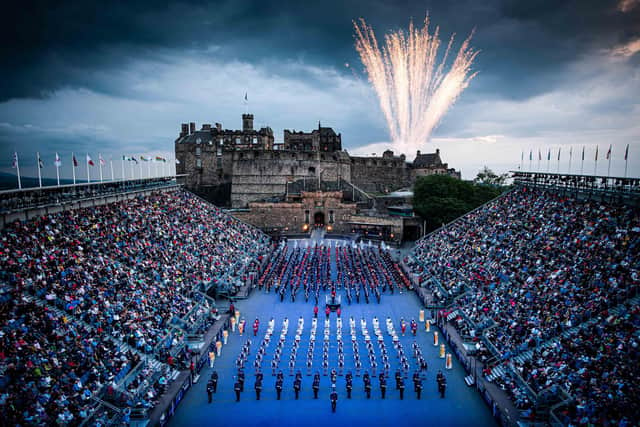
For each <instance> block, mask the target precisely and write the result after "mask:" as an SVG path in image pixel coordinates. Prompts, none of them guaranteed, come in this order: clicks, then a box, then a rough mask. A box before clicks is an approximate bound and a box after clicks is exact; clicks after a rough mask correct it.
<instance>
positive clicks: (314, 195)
mask: <svg viewBox="0 0 640 427" xmlns="http://www.w3.org/2000/svg"><path fill="white" fill-rule="evenodd" d="M247 207H248V209H246V210H240V211H234V212H233V215H234V216H236V217H237V218H239V219H241V220H243V221H246V222H248V223H250V224H260V227H262V228H270V229H279V231H280V232H282V233H306V232H308V231H310V229H311V228H312V227H314V226H321V227H325V228H326V229H327V230H329V231H332V232H336V233H349V232H350V231H351V228H350V225H349V224H348V221H349V219H350V218H351V216H352V215H354V214H356V212H357V206H356V203H353V202H347V201H344V200H343V194H342V192H340V191H313V192H311V191H309V192H302V194H301V198H300V199H299V200H296V201H282V202H251V203H249V204H248V206H247Z"/></svg>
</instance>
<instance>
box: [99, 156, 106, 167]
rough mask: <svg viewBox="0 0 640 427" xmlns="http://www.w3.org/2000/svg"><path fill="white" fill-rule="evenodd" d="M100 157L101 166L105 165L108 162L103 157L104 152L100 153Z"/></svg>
mask: <svg viewBox="0 0 640 427" xmlns="http://www.w3.org/2000/svg"><path fill="white" fill-rule="evenodd" d="M98 159H99V160H100V166H104V165H106V164H107V162H105V161H104V159H103V158H102V154H98Z"/></svg>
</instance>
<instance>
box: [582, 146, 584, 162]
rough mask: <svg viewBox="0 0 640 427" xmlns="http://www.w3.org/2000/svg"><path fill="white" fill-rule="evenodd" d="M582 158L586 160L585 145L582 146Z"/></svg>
mask: <svg viewBox="0 0 640 427" xmlns="http://www.w3.org/2000/svg"><path fill="white" fill-rule="evenodd" d="M582 160H583V161H584V145H583V146H582Z"/></svg>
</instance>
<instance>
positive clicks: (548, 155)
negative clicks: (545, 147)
mask: <svg viewBox="0 0 640 427" xmlns="http://www.w3.org/2000/svg"><path fill="white" fill-rule="evenodd" d="M550 164H551V148H549V151H547V173H549V166H550Z"/></svg>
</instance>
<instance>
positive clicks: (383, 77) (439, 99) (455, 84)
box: [353, 16, 478, 153]
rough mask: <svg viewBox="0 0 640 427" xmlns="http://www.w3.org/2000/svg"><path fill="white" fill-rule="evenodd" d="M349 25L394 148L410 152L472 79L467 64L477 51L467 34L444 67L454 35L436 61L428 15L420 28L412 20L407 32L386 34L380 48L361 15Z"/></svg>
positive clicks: (426, 137)
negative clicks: (352, 29) (453, 56)
mask: <svg viewBox="0 0 640 427" xmlns="http://www.w3.org/2000/svg"><path fill="white" fill-rule="evenodd" d="M353 25H354V29H355V39H356V50H357V51H358V54H359V55H360V59H361V60H362V64H363V65H364V68H365V70H366V72H367V75H368V77H369V81H370V82H371V85H372V86H373V88H374V90H375V92H376V94H377V96H378V100H379V101H380V108H381V109H382V112H383V114H384V117H385V119H386V121H387V125H388V127H389V133H390V136H391V139H392V141H393V145H394V148H395V149H397V150H399V151H400V152H404V153H408V152H411V151H413V150H415V149H417V148H419V147H420V146H421V145H422V144H423V143H425V142H427V141H428V140H429V137H430V135H431V132H432V131H433V129H434V128H435V127H436V126H437V125H438V123H439V122H440V120H441V119H442V117H443V116H444V114H445V113H446V112H447V110H448V109H449V107H451V105H453V103H454V102H455V101H456V99H458V97H459V96H460V93H462V91H463V90H464V89H466V88H467V86H469V82H470V81H471V79H473V78H474V77H475V75H476V73H471V64H472V63H473V60H474V59H475V57H476V55H477V54H478V52H477V51H474V50H473V49H472V48H471V47H470V46H469V43H470V41H471V36H472V34H471V35H469V37H467V39H466V40H465V41H464V42H463V43H462V45H461V46H460V49H459V50H458V54H457V55H456V57H455V59H454V60H453V63H452V64H451V68H450V69H449V70H448V71H446V70H445V67H446V62H447V57H448V56H449V53H450V51H451V46H452V45H453V40H454V36H451V38H450V39H449V43H448V45H447V49H446V50H445V52H444V56H443V57H442V60H441V61H438V50H439V48H440V43H441V42H440V39H439V37H438V34H439V27H436V28H435V31H434V32H433V34H430V33H429V17H428V16H427V18H425V21H424V27H422V28H417V27H415V26H414V25H413V22H411V23H410V24H409V31H408V32H404V31H396V32H392V33H390V34H387V35H386V36H385V40H384V41H385V42H384V45H382V46H381V47H380V46H379V45H378V42H377V40H376V37H375V33H374V32H373V28H371V27H370V26H368V25H367V23H366V22H365V21H364V19H360V21H359V22H355V21H354V23H353Z"/></svg>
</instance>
